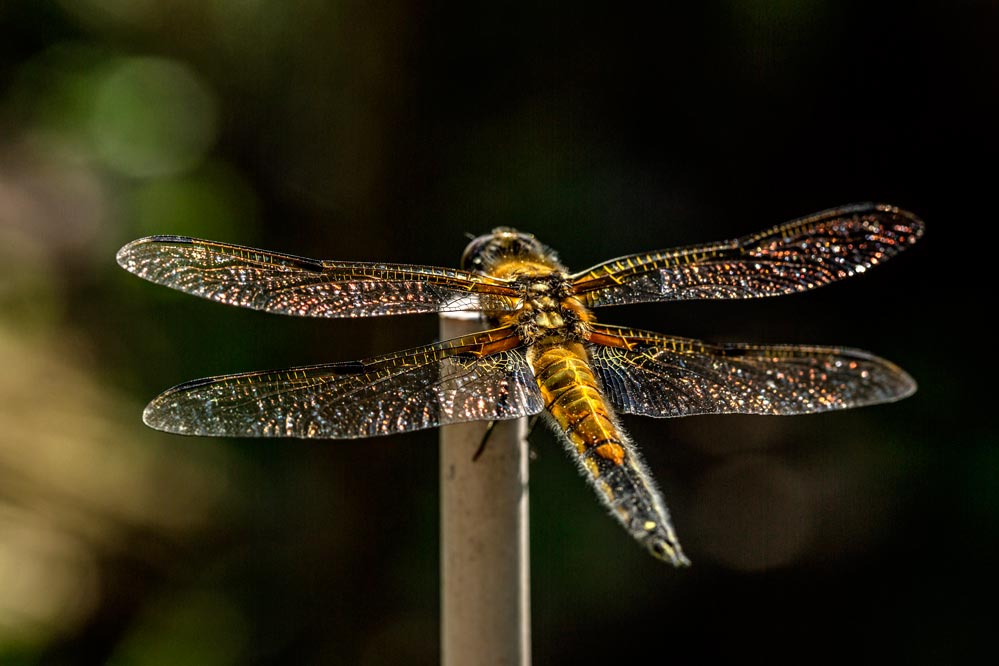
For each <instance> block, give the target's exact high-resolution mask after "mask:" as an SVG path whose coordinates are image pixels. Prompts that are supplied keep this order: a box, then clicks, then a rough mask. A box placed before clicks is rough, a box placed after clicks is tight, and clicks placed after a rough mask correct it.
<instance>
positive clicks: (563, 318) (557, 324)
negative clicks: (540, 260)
mask: <svg viewBox="0 0 999 666" xmlns="http://www.w3.org/2000/svg"><path fill="white" fill-rule="evenodd" d="M517 282H518V283H519V285H520V291H521V294H522V296H521V299H522V305H521V307H520V309H519V310H517V311H516V312H515V313H514V314H513V315H512V317H511V318H512V319H513V321H512V322H511V323H513V324H514V325H515V326H516V327H517V334H518V335H519V337H520V339H521V340H523V341H524V342H525V343H526V344H533V343H535V342H538V341H541V340H543V339H545V338H558V339H559V340H572V341H579V340H582V339H583V338H584V337H585V334H586V324H587V323H588V322H589V321H591V320H592V319H593V316H592V314H590V312H589V311H588V310H587V309H586V308H585V307H584V306H583V304H582V303H580V302H579V300H578V299H577V298H575V297H574V296H573V295H572V283H571V281H570V280H569V278H568V277H567V276H566V275H565V274H563V273H550V274H548V275H544V276H539V277H528V276H522V277H519V278H518V279H517Z"/></svg>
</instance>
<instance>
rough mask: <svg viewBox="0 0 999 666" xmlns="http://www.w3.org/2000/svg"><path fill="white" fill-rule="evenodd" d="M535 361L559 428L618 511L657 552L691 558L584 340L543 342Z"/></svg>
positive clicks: (600, 491)
mask: <svg viewBox="0 0 999 666" xmlns="http://www.w3.org/2000/svg"><path fill="white" fill-rule="evenodd" d="M530 361H531V365H532V367H533V368H534V374H535V378H536V379H537V382H538V387H539V388H540V389H541V395H542V397H543V398H544V400H545V407H546V409H547V410H548V413H549V414H550V415H551V418H552V420H553V421H554V426H555V430H557V431H558V432H559V434H560V435H561V439H562V440H563V443H564V444H565V445H566V448H567V449H568V450H569V451H570V455H572V456H573V457H574V458H575V459H576V461H577V462H578V463H579V465H580V467H582V469H583V470H584V472H585V474H586V476H587V478H589V479H590V482H591V483H592V484H593V486H594V488H595V489H596V490H597V494H598V496H599V497H600V498H601V500H603V502H604V504H605V505H606V506H607V507H608V508H609V509H610V511H611V513H612V514H613V515H614V517H616V518H617V519H618V521H620V522H621V524H622V525H623V526H624V527H625V529H627V530H628V531H629V532H630V533H631V534H632V536H634V537H635V538H636V539H637V540H638V541H639V542H641V543H642V544H644V545H645V546H646V547H647V548H648V549H649V551H650V552H651V553H652V554H653V555H655V556H656V557H659V558H660V559H664V560H667V561H670V562H672V563H674V564H687V558H686V557H684V555H683V551H682V550H681V549H680V544H679V542H678V541H677V538H676V534H675V533H674V531H673V525H672V524H671V522H670V519H669V513H668V512H667V510H666V506H665V503H664V502H663V500H662V498H661V496H660V494H659V491H658V490H657V489H656V487H655V485H654V483H653V482H652V477H651V476H650V475H649V473H648V470H646V468H645V465H644V464H643V463H642V461H641V460H640V458H639V457H638V453H637V451H636V450H635V447H634V446H633V445H632V444H631V442H630V441H629V439H628V436H627V435H626V434H625V432H624V431H623V430H622V429H621V427H620V426H619V425H618V424H617V419H616V418H615V416H614V412H613V410H612V409H611V407H610V406H609V405H608V404H607V401H606V400H605V399H604V395H603V392H602V390H601V388H600V385H599V384H598V382H597V379H596V377H595V376H594V375H593V371H592V370H591V369H590V365H589V361H588V358H587V356H586V351H585V350H584V349H583V346H582V345H580V344H578V343H567V344H557V345H548V346H540V345H539V348H538V349H536V350H532V354H531V358H530Z"/></svg>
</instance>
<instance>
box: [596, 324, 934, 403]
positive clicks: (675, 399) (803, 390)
mask: <svg viewBox="0 0 999 666" xmlns="http://www.w3.org/2000/svg"><path fill="white" fill-rule="evenodd" d="M587 352H588V353H589V356H590V361H591V363H592V367H593V370H594V374H596V376H597V377H598V378H599V379H600V381H601V383H602V384H603V387H604V390H605V392H606V395H607V398H608V400H609V401H610V403H611V404H612V405H613V406H614V408H615V409H617V410H618V411H620V412H624V413H628V414H642V415H644V416H655V417H672V416H688V415H692V414H809V413H814V412H825V411H829V410H833V409H846V408H848V407H860V406H863V405H873V404H877V403H882V402H891V401H894V400H900V399H902V398H904V397H906V396H908V395H911V394H912V393H913V392H914V391H915V390H916V383H915V382H914V381H913V380H912V378H911V377H910V376H909V375H907V374H906V373H905V371H903V370H902V369H901V368H899V367H898V366H896V365H894V364H892V363H891V362H889V361H886V360H884V359H881V358H878V357H876V356H873V355H871V354H868V353H867V352H864V351H860V350H856V349H843V348H837V347H805V346H791V345H785V346H757V345H744V344H727V345H709V344H705V343H703V342H698V341H697V340H688V339H684V338H675V337H670V336H665V335H659V334H657V333H650V332H648V331H636V330H631V329H626V328H618V327H615V326H603V325H596V326H594V335H593V337H592V338H591V341H590V342H589V343H587Z"/></svg>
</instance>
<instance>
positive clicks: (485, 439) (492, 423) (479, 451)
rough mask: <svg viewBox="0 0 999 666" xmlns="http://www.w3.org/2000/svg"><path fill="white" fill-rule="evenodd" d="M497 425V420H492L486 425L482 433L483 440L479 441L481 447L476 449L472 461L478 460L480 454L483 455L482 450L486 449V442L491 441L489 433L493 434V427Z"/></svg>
mask: <svg viewBox="0 0 999 666" xmlns="http://www.w3.org/2000/svg"><path fill="white" fill-rule="evenodd" d="M495 427H496V421H495V420H493V421H490V422H489V425H487V426H486V431H485V432H484V433H482V441H481V442H479V448H477V449H475V455H473V456H472V462H475V461H476V460H478V459H479V456H481V455H482V452H483V451H485V450H486V442H488V441H489V435H491V434H492V432H493V428H495Z"/></svg>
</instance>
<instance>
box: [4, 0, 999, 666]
mask: <svg viewBox="0 0 999 666" xmlns="http://www.w3.org/2000/svg"><path fill="white" fill-rule="evenodd" d="M997 20H999V6H997V4H996V3H995V2H994V1H988V0H982V1H977V2H976V1H974V0H963V1H956V2H955V1H947V2H944V1H943V0H938V1H935V2H933V1H929V0H924V1H916V2H910V3H906V4H905V8H904V9H901V10H899V9H898V8H897V3H881V2H867V1H865V2H859V1H835V2H834V1H832V0H728V1H713V2H704V3H690V2H688V3H659V8H658V9H657V10H656V11H655V12H654V13H645V12H641V11H637V10H633V9H631V8H628V7H625V6H624V5H620V3H619V4H618V5H617V6H614V7H608V8H604V9H583V8H581V7H579V6H577V5H576V4H575V3H544V4H541V5H535V4H533V3H530V4H529V3H524V4H523V6H521V7H520V8H510V7H506V6H503V3H490V4H488V5H486V6H485V7H482V8H473V7H471V6H470V5H467V4H465V3H441V2H410V3H367V2H355V1H343V2H320V1H318V0H307V1H302V2H294V3H292V2H277V1H271V2H269V1H267V0H158V1H154V0H61V1H60V0H23V1H19V0H6V1H5V2H2V3H0V663H4V664H92V663H102V664H103V663H107V664H114V665H126V664H137V665H147V664H148V665H154V664H155V665H161V664H204V665H208V666H223V665H229V664H250V663H254V664H289V663H295V664H320V663H345V664H347V663H349V664H433V663H435V662H437V660H438V659H439V644H438V611H439V597H438V585H439V575H438V568H437V567H438V551H437V549H438V545H437V537H438V524H439V520H438V514H437V511H438V509H437V443H436V432H434V431H429V432H422V433H413V434H409V435H400V436H395V437H389V438H383V439H379V440H360V441H352V442H319V441H314V442H303V441H280V440H272V441H252V440H213V439H190V438H182V437H174V436H168V435H163V434H160V433H156V432H153V431H150V430H148V429H146V428H145V427H144V426H143V425H142V423H141V421H140V414H141V410H142V407H143V405H144V404H145V403H146V401H148V400H149V399H150V398H151V397H153V396H154V395H155V394H157V393H158V392H159V391H161V390H163V389H165V388H167V387H169V386H171V385H173V384H176V383H179V382H181V381H183V380H187V379H192V378H196V377H203V376H207V375H212V374H219V373H225V372H235V371H241V370H251V369H265V368H279V367H284V366H293V365H303V364H312V363H319V362H325V361H337V360H351V359H357V358H362V357H366V356H370V355H374V354H379V353H385V352H389V351H394V350H397V349H402V348H406V347H410V346H415V345H418V344H422V343H425V342H427V341H429V340H432V339H433V338H434V337H435V335H436V331H437V322H436V320H435V318H433V317H429V316H427V317H412V318H409V319H404V320H398V319H397V320H378V319H371V320H365V321H319V320H298V319H293V318H288V317H278V316H268V315H265V314H261V313H257V312H249V311H240V310H237V309H232V308H226V307H223V306H221V305H217V304H214V303H210V302H207V301H201V300H199V299H196V298H193V297H189V296H185V295H182V294H178V293H174V292H171V291H169V290H167V289H164V288H161V287H156V286H153V285H150V284H148V283H145V282H142V281H141V280H138V279H136V278H135V277H133V276H130V275H128V274H127V273H125V272H124V271H122V270H121V269H119V268H118V266H117V265H116V264H115V262H114V255H115V251H116V250H117V249H118V247H120V246H121V245H122V244H124V243H125V242H127V241H129V240H132V239H134V238H137V237H140V236H144V235H148V234H154V233H160V234H186V235H193V236H199V237H204V238H210V239H215V240H223V241H230V242H235V243H240V244H245V245H253V246H258V247H263V248H268V249H272V250H277V251H284V252H290V253H295V254H302V255H306V256H313V257H323V258H336V259H345V260H371V261H386V262H410V263H424V264H433V265H440V266H454V265H456V263H457V261H458V258H459V256H460V253H461V251H462V248H463V247H464V245H465V243H466V242H467V240H466V237H465V234H466V233H471V234H481V233H485V232H488V231H489V230H490V229H491V228H492V227H494V226H497V225H509V226H516V227H518V228H521V229H524V230H529V231H531V232H533V233H535V234H536V235H537V236H538V237H539V238H541V239H542V240H543V241H546V242H548V243H550V244H551V245H553V246H554V247H555V248H557V249H558V250H559V251H560V253H561V257H562V259H563V261H564V262H565V263H566V264H567V265H569V266H570V267H571V268H573V269H576V270H579V269H582V268H584V267H586V266H589V265H591V264H593V263H596V262H598V261H602V260H605V259H608V258H611V257H614V256H618V255H622V254H627V253H632V252H638V251H644V250H652V249H661V248H666V247H671V246H677V245H685V244H691V243H700V242H707V241H715V240H721V239H725V238H731V237H734V236H738V235H742V234H745V233H749V232H753V231H757V230H759V229H762V228H764V227H767V226H770V225H773V224H776V223H779V222H782V221H785V220H788V219H791V218H794V217H798V216H800V215H804V214H807V213H811V212H814V211H818V210H821V209H824V208H827V207H831V206H835V205H840V204H845V203H850V202H854V201H869V200H875V201H884V202H888V203H893V204H896V205H899V206H902V207H904V208H907V209H910V210H912V211H914V212H915V213H916V214H918V215H920V216H922V217H923V218H924V219H925V220H926V222H927V225H928V227H927V229H928V230H927V234H926V237H925V238H924V240H923V241H922V242H921V243H920V244H919V245H917V246H916V247H914V248H913V249H911V250H910V251H908V252H907V253H906V254H904V255H902V256H901V257H899V258H897V259H895V260H893V261H892V262H891V263H890V264H889V265H888V266H886V267H884V268H879V269H878V270H876V271H873V272H872V273H870V274H867V275H864V276H862V277H859V278H857V279H853V280H848V281H846V282H843V283H840V284H836V285H833V286H830V287H828V288H825V289H822V290H819V291H817V292H812V293H809V294H806V295H798V296H791V297H786V298H779V299H771V300H765V301H757V302H721V303H677V304H669V305H643V306H633V307H627V308H624V307H622V308H612V309H607V310H604V311H602V312H601V313H600V315H601V317H602V318H603V319H604V320H606V321H609V322H612V323H618V324H627V325H632V326H636V327H642V328H649V329H653V330H660V331H662V332H666V333H673V334H678V335H683V336H689V337H700V338H705V339H708V340H712V341H735V340H743V341H755V342H795V343H821V344H838V345H847V346H852V347H860V348H864V349H869V350H871V351H874V352H875V353H878V354H880V355H883V356H885V357H888V358H890V359H892V360H893V361H895V362H897V363H898V364H899V365H901V366H902V367H904V368H906V369H907V370H908V371H909V372H910V373H911V374H912V375H913V376H914V377H915V378H916V379H917V381H919V383H920V390H919V392H918V393H917V394H916V395H915V396H914V397H912V398H910V399H908V400H905V401H903V402H900V403H897V404H892V405H885V406H879V407H872V408H866V409H861V410H856V411H852V412H841V413H835V414H825V415H818V416H807V417H796V418H766V417H724V416H723V417H696V418H689V419H683V420H673V421H655V420H652V419H638V418H628V419H625V424H626V426H627V427H628V428H629V429H630V430H631V432H632V434H633V437H634V439H635V441H636V442H637V443H638V445H639V446H640V447H641V449H642V451H643V452H644V453H645V456H646V458H647V461H648V463H649V465H650V467H651V468H652V470H653V471H654V473H655V475H656V476H657V478H658V479H659V482H660V485H661V486H662V488H663V491H664V494H665V496H666V498H667V501H668V503H669V504H670V506H671V509H672V512H673V515H674V519H675V523H676V526H677V529H678V531H679V534H680V537H681V540H682V541H683V543H684V544H685V546H686V549H687V552H688V555H689V556H690V557H691V559H692V560H693V562H694V566H693V567H692V568H690V569H689V570H684V571H676V570H673V569H672V568H670V567H668V566H665V565H663V564H662V563H660V562H658V561H656V560H654V559H652V558H651V557H649V556H647V555H646V554H645V553H644V552H643V551H642V550H641V549H640V548H638V547H636V545H635V544H634V543H633V542H632V540H631V539H630V537H628V536H627V535H626V534H625V533H624V532H623V531H622V530H621V529H620V527H618V526H617V525H616V524H615V523H614V521H612V520H610V519H609V518H608V517H607V516H606V515H605V513H604V509H603V508H602V507H601V506H600V505H599V503H598V502H597V501H596V499H595V498H594V496H593V494H592V491H591V490H590V489H589V488H588V487H587V486H586V483H585V482H584V481H583V480H582V479H581V478H579V476H578V474H577V471H576V468H575V465H573V464H569V462H568V461H567V460H566V458H565V455H564V454H563V452H562V450H561V446H560V445H559V444H558V443H557V442H555V441H554V440H553V438H552V437H551V436H550V435H549V434H548V433H546V432H543V431H542V429H541V428H539V429H537V430H536V431H535V433H534V434H533V435H532V445H533V448H534V450H535V452H536V460H535V461H534V463H533V465H532V469H531V477H532V479H531V481H532V484H531V494H532V497H531V499H532V505H531V520H532V545H533V571H532V576H533V614H534V623H533V636H534V640H533V650H534V657H535V661H536V663H539V664H552V663H579V662H582V661H584V660H585V661H588V662H591V663H596V662H597V660H610V659H613V660H615V662H616V663H629V662H630V661H631V660H632V659H635V660H637V659H640V658H642V655H647V654H648V651H649V650H650V649H651V650H652V651H653V654H656V655H657V656H656V657H655V658H654V661H656V662H660V661H661V662H663V663H665V662H667V661H669V662H670V663H677V664H687V663H732V662H735V661H737V660H738V661H744V660H745V659H747V658H748V659H759V658H763V657H765V658H766V659H767V660H768V661H769V662H770V663H773V664H781V663H795V664H800V663H834V662H835V663H842V661H843V660H844V659H850V660H858V659H859V660H862V661H864V662H875V661H882V662H886V663H898V662H905V663H927V664H947V663H967V662H968V661H971V660H972V658H974V657H975V655H977V654H978V653H979V651H981V650H984V649H985V647H986V645H988V646H990V647H991V644H992V642H993V638H994V630H995V619H996V618H995V614H994V612H992V611H993V610H994V597H995V593H996V592H997V591H999V590H997V585H996V583H997V581H996V574H995V567H994V565H995V560H996V556H997V555H999V484H997V483H996V470H997V468H999V448H997V442H996V436H995V433H994V429H993V428H992V427H991V426H988V424H987V422H986V419H985V418H984V416H985V415H986V414H987V413H988V412H987V409H989V408H987V406H986V404H985V403H986V402H987V400H989V399H990V398H988V396H989V395H994V389H993V388H989V387H990V386H992V382H991V380H989V379H988V378H989V377H990V376H994V375H995V369H994V368H993V367H992V366H991V362H992V360H993V358H992V356H991V354H990V353H986V352H985V350H984V348H985V345H986V344H990V343H988V340H989V339H990V337H991V336H990V334H988V332H987V331H988V330H989V329H986V328H984V327H983V326H981V325H980V323H981V321H980V320H981V317H980V314H979V313H981V312H983V311H986V310H987V308H991V307H992V305H990V303H992V304H994V297H993V295H992V293H991V291H990V292H989V293H986V291H985V285H986V277H985V274H986V271H985V268H986V267H985V266H983V264H982V262H983V258H982V254H981V253H982V252H983V251H984V249H985V248H986V247H988V246H987V245H986V242H988V243H992V242H993V240H994V235H995V234H994V228H995V219H994V208H993V206H992V198H993V196H994V191H995V188H996V182H997V179H996V176H997V174H996V168H995V158H996V149H997V147H999V142H997V129H996V128H997V123H996V118H997V117H999V115H997V112H999V95H997V81H999V79H997V74H999V29H997V28H999V22H997ZM984 261H988V260H987V258H986V259H985V260H984ZM989 285H990V286H991V280H990V281H989ZM958 352H960V353H958ZM982 608H986V609H990V610H985V611H983V610H981V609H982ZM642 661H644V662H648V659H647V657H646V658H644V659H642Z"/></svg>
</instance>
